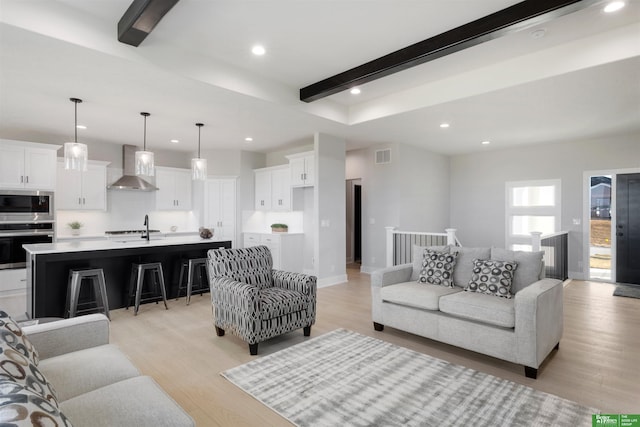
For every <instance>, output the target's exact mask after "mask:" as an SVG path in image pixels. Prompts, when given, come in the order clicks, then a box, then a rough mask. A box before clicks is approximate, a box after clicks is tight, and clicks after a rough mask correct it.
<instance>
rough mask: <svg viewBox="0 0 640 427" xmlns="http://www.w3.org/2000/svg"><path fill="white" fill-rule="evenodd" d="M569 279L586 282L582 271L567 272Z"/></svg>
mask: <svg viewBox="0 0 640 427" xmlns="http://www.w3.org/2000/svg"><path fill="white" fill-rule="evenodd" d="M567 274H568V275H569V279H573V280H587V279H586V278H585V275H584V273H583V272H582V271H568V272H567Z"/></svg>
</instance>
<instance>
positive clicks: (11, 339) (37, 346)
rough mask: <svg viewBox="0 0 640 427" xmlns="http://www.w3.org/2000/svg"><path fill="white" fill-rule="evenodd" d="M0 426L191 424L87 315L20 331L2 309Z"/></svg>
mask: <svg viewBox="0 0 640 427" xmlns="http://www.w3.org/2000/svg"><path fill="white" fill-rule="evenodd" d="M0 346H1V347H0V348H1V350H2V353H1V354H0V395H1V396H2V399H1V400H0V424H2V425H5V424H3V423H8V424H6V425H17V426H31V425H34V426H36V425H47V426H70V425H73V426H75V427H82V426H88V427H89V426H90V427H113V426H135V427H163V426H164V427H182V426H184V427H190V426H195V423H194V421H193V419H192V418H191V417H190V416H189V415H188V414H187V413H186V412H185V411H184V410H183V409H182V408H181V407H180V406H179V405H178V404H177V403H176V402H175V401H174V400H173V399H171V397H169V395H167V394H166V393H165V392H164V391H163V390H162V388H160V386H159V385H158V384H157V383H156V382H155V381H154V380H153V379H152V378H150V377H146V376H141V375H140V372H139V371H138V369H137V368H136V367H135V366H134V365H133V364H132V363H131V362H130V361H129V359H128V358H127V357H126V356H125V355H124V353H122V352H121V351H120V350H119V349H118V348H117V347H116V346H114V345H112V344H109V320H108V319H107V318H106V317H105V316H104V315H102V314H91V315H87V316H80V317H75V318H71V319H64V320H59V321H55V322H50V323H43V324H39V325H33V326H25V327H24V328H20V327H19V326H18V325H17V324H16V323H15V322H13V321H12V319H11V318H10V317H8V316H7V315H6V313H4V312H2V311H0Z"/></svg>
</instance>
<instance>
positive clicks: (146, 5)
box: [118, 0, 178, 47]
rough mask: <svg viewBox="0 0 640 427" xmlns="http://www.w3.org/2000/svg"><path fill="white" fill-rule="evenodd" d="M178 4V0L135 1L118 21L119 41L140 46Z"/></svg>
mask: <svg viewBox="0 0 640 427" xmlns="http://www.w3.org/2000/svg"><path fill="white" fill-rule="evenodd" d="M176 3H178V0H134V1H133V3H131V6H129V8H128V9H127V11H126V12H125V13H124V15H122V18H120V21H118V40H119V41H121V42H122V43H126V44H130V45H131V46H136V47H137V46H139V45H140V43H142V41H143V40H144V39H145V38H146V37H147V36H148V35H149V33H151V31H153V29H154V28H155V27H156V25H158V22H160V20H161V19H162V18H163V17H164V15H166V14H167V12H169V10H171V8H172V7H173V6H175V4H176Z"/></svg>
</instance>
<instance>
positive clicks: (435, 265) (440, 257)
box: [418, 249, 458, 288]
mask: <svg viewBox="0 0 640 427" xmlns="http://www.w3.org/2000/svg"><path fill="white" fill-rule="evenodd" d="M457 256H458V254H456V253H451V254H450V253H442V252H437V251H432V250H429V249H425V251H424V256H423V258H424V259H423V261H422V270H420V277H419V278H418V283H429V284H431V285H440V286H446V287H447V288H453V267H454V266H455V265H456V258H457Z"/></svg>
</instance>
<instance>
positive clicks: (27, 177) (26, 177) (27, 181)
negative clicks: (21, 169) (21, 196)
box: [24, 175, 29, 184]
mask: <svg viewBox="0 0 640 427" xmlns="http://www.w3.org/2000/svg"><path fill="white" fill-rule="evenodd" d="M24 178H25V182H26V183H27V184H28V183H29V175H27V176H25V177H24Z"/></svg>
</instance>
